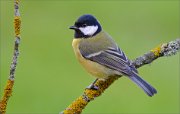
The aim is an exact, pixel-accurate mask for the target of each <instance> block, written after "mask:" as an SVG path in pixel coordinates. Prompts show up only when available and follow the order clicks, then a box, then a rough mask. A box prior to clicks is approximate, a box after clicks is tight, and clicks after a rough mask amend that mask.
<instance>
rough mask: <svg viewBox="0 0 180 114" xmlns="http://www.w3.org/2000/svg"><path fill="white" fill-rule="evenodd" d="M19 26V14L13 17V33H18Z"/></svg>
mask: <svg viewBox="0 0 180 114" xmlns="http://www.w3.org/2000/svg"><path fill="white" fill-rule="evenodd" d="M20 26H21V20H20V17H19V16H15V17H14V29H15V34H16V36H18V35H19V34H20Z"/></svg>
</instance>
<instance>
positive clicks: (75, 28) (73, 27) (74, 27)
mask: <svg viewBox="0 0 180 114" xmlns="http://www.w3.org/2000/svg"><path fill="white" fill-rule="evenodd" d="M69 29H74V30H77V29H78V28H77V27H76V26H70V27H69Z"/></svg>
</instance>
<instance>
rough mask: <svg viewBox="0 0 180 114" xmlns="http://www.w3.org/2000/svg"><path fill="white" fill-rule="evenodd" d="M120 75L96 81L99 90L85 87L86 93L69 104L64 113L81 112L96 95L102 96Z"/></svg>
mask: <svg viewBox="0 0 180 114" xmlns="http://www.w3.org/2000/svg"><path fill="white" fill-rule="evenodd" d="M118 78H119V76H112V77H109V78H108V79H106V80H104V81H103V80H98V81H97V82H96V83H95V86H97V87H98V88H99V89H98V90H93V89H85V91H84V94H83V95H82V96H80V97H79V98H78V99H76V100H75V101H74V102H73V103H72V104H71V105H69V106H68V107H67V108H66V109H65V110H64V111H63V114H80V113H81V112H82V110H83V109H84V108H85V106H86V105H87V104H88V103H89V101H91V100H94V98H95V97H98V96H100V95H101V94H102V93H103V92H104V90H105V89H106V88H108V87H109V86H110V85H111V84H112V83H113V82H114V81H115V80H117V79H118Z"/></svg>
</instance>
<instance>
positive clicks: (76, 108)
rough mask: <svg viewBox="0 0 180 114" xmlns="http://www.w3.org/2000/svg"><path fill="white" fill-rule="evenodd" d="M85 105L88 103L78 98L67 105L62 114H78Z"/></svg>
mask: <svg viewBox="0 0 180 114" xmlns="http://www.w3.org/2000/svg"><path fill="white" fill-rule="evenodd" d="M87 103H88V102H87V101H86V100H84V99H83V96H80V97H79V98H77V99H76V100H75V101H74V102H73V103H72V104H71V105H69V106H68V108H66V110H64V112H63V114H79V113H81V111H82V109H84V107H85V106H86V105H87Z"/></svg>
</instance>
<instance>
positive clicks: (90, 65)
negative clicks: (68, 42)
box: [72, 39, 114, 78]
mask: <svg viewBox="0 0 180 114" xmlns="http://www.w3.org/2000/svg"><path fill="white" fill-rule="evenodd" d="M81 40H82V39H74V40H73V42H72V46H73V49H74V52H75V55H76V57H77V59H78V61H79V62H80V64H81V65H82V66H83V67H84V68H85V69H86V70H87V71H88V72H89V73H90V74H92V75H93V76H95V77H97V78H106V77H107V76H110V75H112V73H113V72H114V70H111V69H109V68H107V67H105V66H102V65H100V64H98V63H95V62H93V61H90V60H87V59H85V58H84V57H83V56H82V55H81V53H80V50H79V43H80V41H81Z"/></svg>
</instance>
